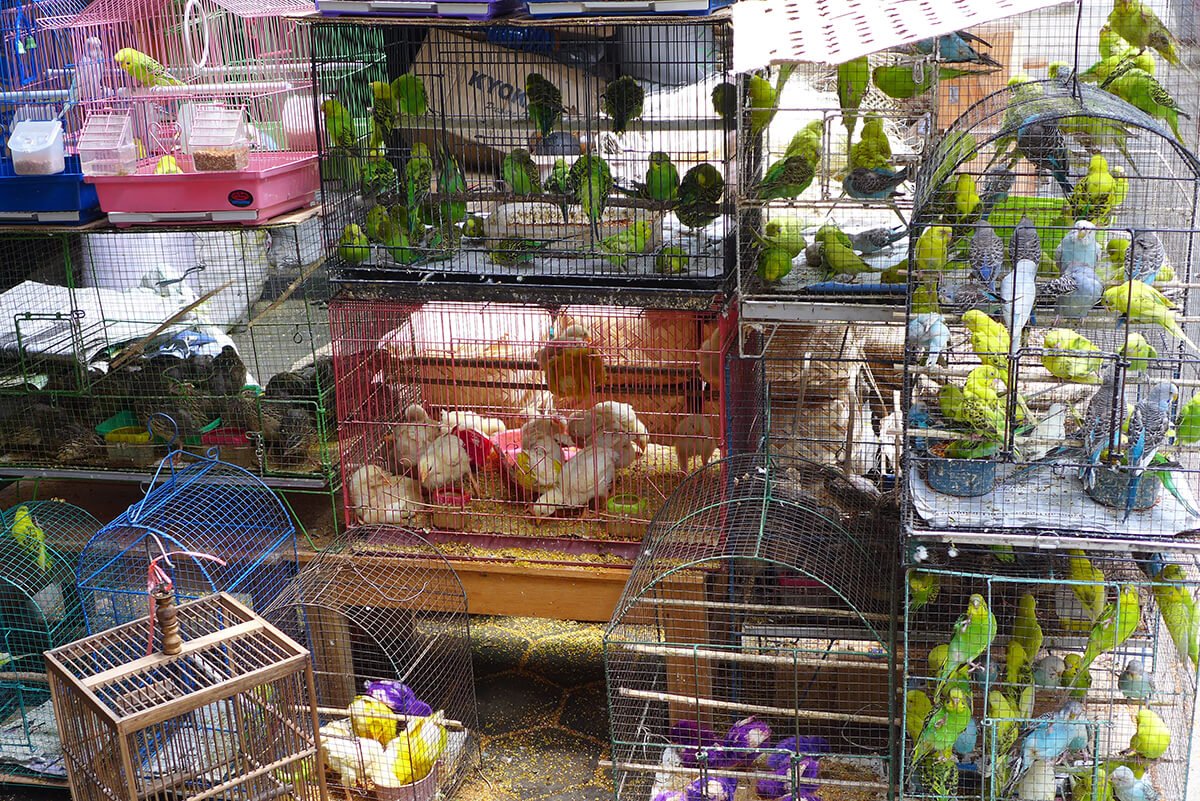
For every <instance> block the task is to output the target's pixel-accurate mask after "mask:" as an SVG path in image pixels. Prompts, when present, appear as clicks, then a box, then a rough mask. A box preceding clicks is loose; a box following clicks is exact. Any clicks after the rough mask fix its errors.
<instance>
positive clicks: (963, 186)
mask: <svg viewBox="0 0 1200 801" xmlns="http://www.w3.org/2000/svg"><path fill="white" fill-rule="evenodd" d="M982 202H983V199H982V198H980V196H979V188H978V187H977V186H976V184H975V179H974V178H973V177H971V175H969V174H968V173H965V172H960V173H959V174H958V175H956V176H955V177H954V220H955V222H956V223H959V224H962V225H966V224H968V223H971V222H974V221H975V219H976V216H977V215H976V212H978V211H979V206H980V204H981V203H982Z"/></svg>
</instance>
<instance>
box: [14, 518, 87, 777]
mask: <svg viewBox="0 0 1200 801" xmlns="http://www.w3.org/2000/svg"><path fill="white" fill-rule="evenodd" d="M3 526H4V528H3V533H0V564H2V565H3V569H2V570H0V636H2V639H3V644H2V645H0V648H2V649H3V653H0V776H4V777H5V778H6V780H15V781H21V780H22V779H28V778H37V779H41V780H48V781H55V780H57V779H60V778H61V777H62V776H63V775H64V772H65V768H64V766H63V761H62V748H61V746H60V744H59V740H58V732H57V730H56V729H55V723H54V708H53V705H52V704H51V702H50V690H49V686H48V685H47V679H46V672H45V665H44V663H43V661H42V653H43V652H44V651H46V650H48V649H51V648H56V647H58V646H60V645H64V644H65V643H68V642H71V641H72V640H75V639H77V638H79V637H81V636H83V634H84V633H85V632H84V621H83V606H82V605H81V604H80V600H79V593H78V591H77V590H76V587H75V572H74V566H75V558H76V553H77V552H78V549H79V547H80V546H81V545H82V544H83V542H84V541H86V539H87V538H88V537H90V536H91V535H93V534H95V533H96V531H97V530H99V528H100V522H99V521H98V520H96V518H94V517H92V515H90V514H88V513H87V512H86V511H84V510H83V509H80V508H79V507H77V506H73V505H71V504H69V503H64V502H62V501H28V502H26V503H22V504H19V505H17V506H14V507H11V508H9V509H6V510H5V511H4V514H3Z"/></svg>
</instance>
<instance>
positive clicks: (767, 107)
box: [746, 74, 779, 137]
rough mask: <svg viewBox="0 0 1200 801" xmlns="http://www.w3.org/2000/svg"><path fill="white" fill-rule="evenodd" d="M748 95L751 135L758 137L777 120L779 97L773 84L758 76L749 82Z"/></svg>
mask: <svg viewBox="0 0 1200 801" xmlns="http://www.w3.org/2000/svg"><path fill="white" fill-rule="evenodd" d="M746 95H747V96H748V97H749V98H750V135H751V136H753V137H756V136H758V135H759V134H760V133H762V132H763V131H765V130H766V129H767V126H768V125H770V124H771V120H773V119H775V112H777V111H778V110H779V106H778V104H779V97H778V95H777V94H776V92H775V87H774V86H772V85H771V82H770V81H768V80H767V79H766V78H764V77H762V76H761V75H758V74H754V75H751V76H750V78H749V79H748V80H747V83H746Z"/></svg>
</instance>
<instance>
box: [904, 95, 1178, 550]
mask: <svg viewBox="0 0 1200 801" xmlns="http://www.w3.org/2000/svg"><path fill="white" fill-rule="evenodd" d="M1046 143H1050V144H1053V147H1045V146H1044V145H1046ZM1092 151H1095V152H1092ZM1031 154H1032V158H1033V160H1031V159H1030V155H1031ZM1198 170H1200V162H1198V161H1197V159H1196V157H1195V156H1194V155H1193V154H1192V152H1191V151H1189V150H1187V149H1186V148H1184V147H1183V146H1182V145H1180V144H1179V142H1178V141H1177V140H1176V139H1175V138H1174V137H1173V135H1172V134H1171V131H1170V130H1169V128H1167V127H1165V126H1163V125H1162V124H1161V123H1158V122H1156V121H1155V120H1153V119H1151V118H1150V117H1149V116H1147V115H1146V114H1144V113H1142V112H1140V111H1138V110H1137V109H1134V108H1133V107H1132V106H1129V105H1128V104H1126V103H1125V102H1124V101H1121V100H1119V99H1117V98H1115V97H1113V96H1112V95H1110V94H1108V93H1106V92H1104V91H1101V90H1100V89H1097V88H1096V87H1093V86H1089V85H1083V84H1077V83H1075V82H1074V81H1071V80H1061V81H1060V80H1051V81H1038V82H1031V83H1021V84H1018V85H1015V86H1014V87H1012V88H1011V89H1007V90H1004V91H1002V92H1001V93H999V94H997V95H993V96H991V97H989V98H988V99H987V100H985V101H982V102H981V103H979V104H978V105H976V106H974V107H973V108H972V109H971V110H970V111H969V112H968V113H967V114H966V115H964V117H963V118H962V119H960V120H959V121H958V122H956V123H955V125H954V126H953V127H952V128H951V129H950V130H949V131H948V132H947V134H946V136H945V137H944V138H943V139H942V140H941V141H940V142H939V144H938V146H937V148H936V150H935V152H934V154H933V156H932V157H931V158H930V159H929V161H928V162H927V163H926V164H925V166H924V167H923V169H922V171H921V174H920V175H919V177H918V187H917V208H916V211H915V212H914V219H915V225H914V230H915V231H917V232H919V233H918V235H917V236H916V237H913V238H912V240H911V241H912V246H911V248H910V253H909V265H910V269H909V271H908V272H909V287H910V290H911V301H910V307H909V327H908V332H907V333H908V345H907V356H906V367H905V371H906V391H907V400H906V407H905V408H906V409H908V410H909V411H908V417H909V418H910V419H909V420H908V421H907V425H908V431H907V439H906V443H905V450H906V454H907V456H908V463H907V464H908V467H907V478H908V482H907V484H908V492H907V493H906V517H905V520H906V525H908V526H909V528H910V530H913V531H960V532H972V533H974V534H979V533H981V532H983V531H985V530H986V531H990V532H993V533H997V532H1003V533H1004V534H1005V535H1006V536H1010V535H1012V536H1026V535H1032V534H1031V532H1037V531H1043V532H1044V531H1053V532H1055V533H1058V534H1066V535H1068V536H1075V535H1086V536H1095V537H1100V538H1126V539H1130V540H1136V539H1137V538H1139V537H1144V536H1170V535H1174V534H1176V533H1179V532H1183V531H1188V530H1192V529H1195V528H1197V522H1198V520H1197V518H1196V513H1197V511H1200V506H1198V505H1197V504H1196V502H1195V487H1196V479H1195V475H1194V471H1195V461H1194V454H1193V449H1192V448H1191V446H1190V442H1191V441H1192V440H1191V432H1190V430H1188V429H1185V430H1184V431H1183V434H1182V436H1169V431H1168V429H1169V428H1170V426H1169V425H1159V423H1169V422H1171V421H1174V420H1175V419H1176V410H1177V409H1179V408H1180V407H1181V406H1182V407H1184V408H1185V409H1186V408H1187V407H1186V404H1183V402H1182V401H1183V400H1185V399H1186V398H1187V397H1189V396H1190V395H1191V394H1192V392H1193V391H1194V386H1193V385H1194V384H1195V382H1196V380H1197V366H1200V361H1198V359H1197V357H1198V355H1200V351H1197V350H1196V348H1195V347H1194V345H1191V344H1189V343H1190V342H1194V341H1195V339H1194V336H1193V335H1191V334H1188V333H1187V332H1188V331H1194V325H1193V320H1194V318H1193V317H1192V316H1189V315H1194V314H1195V311H1194V300H1193V299H1192V293H1191V286H1192V282H1193V281H1194V278H1193V275H1194V271H1193V268H1192V252H1193V249H1194V241H1195V229H1196V219H1195V211H1196V188H1197V181H1196V179H1197V174H1198ZM1010 182H1011V186H1008V184H1009V183H1010ZM952 185H954V187H955V188H956V189H957V193H956V191H955V189H952V188H951V186H952ZM972 186H974V187H977V188H978V190H977V193H976V194H974V195H973V196H972V197H973V198H974V200H975V201H978V202H974V201H973V206H972V208H973V210H970V211H969V213H967V214H966V216H963V215H962V214H960V212H958V211H956V206H955V201H954V200H953V199H952V196H953V195H955V194H958V195H960V196H961V195H963V194H964V192H963V187H967V188H970V187H972ZM966 194H968V195H969V193H966ZM1022 220H1025V221H1026V222H1025V223H1022V222H1021V221H1022ZM1179 393H1183V395H1184V397H1183V398H1182V399H1180V401H1179V403H1176V399H1175V397H1174V396H1175V395H1177V394H1179ZM1127 407H1128V408H1127ZM1133 420H1136V421H1137V423H1138V425H1137V426H1136V427H1135V428H1134V429H1133V432H1134V433H1133V434H1129V433H1119V432H1120V430H1121V429H1122V428H1126V427H1127V424H1129V425H1132V423H1130V421H1133ZM1143 423H1145V425H1143ZM1147 425H1148V426H1149V427H1148V428H1147ZM1106 432H1107V433H1106ZM1142 432H1150V434H1151V435H1150V436H1149V437H1148V438H1147V437H1143V436H1142ZM1153 432H1157V433H1153ZM1164 485H1165V486H1166V487H1167V489H1163V486H1164Z"/></svg>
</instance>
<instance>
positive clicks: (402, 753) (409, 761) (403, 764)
mask: <svg viewBox="0 0 1200 801" xmlns="http://www.w3.org/2000/svg"><path fill="white" fill-rule="evenodd" d="M396 739H397V741H398V742H399V745H398V746H397V748H396V753H395V759H394V761H393V762H392V770H394V771H395V773H396V778H397V779H399V780H400V783H401V784H411V783H413V782H417V781H420V780H421V779H424V778H425V777H426V776H428V775H429V772H430V771H432V770H433V766H434V764H436V763H437V761H438V759H439V758H440V757H441V755H442V752H443V751H445V750H446V741H447V739H448V738H447V735H446V714H445V713H444V712H441V711H438V712H434V713H433V714H432V715H429V716H428V717H424V718H418V719H417V720H413V721H409V724H408V728H407V729H406V730H405V731H402V732H400V734H398V735H397V737H396Z"/></svg>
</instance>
